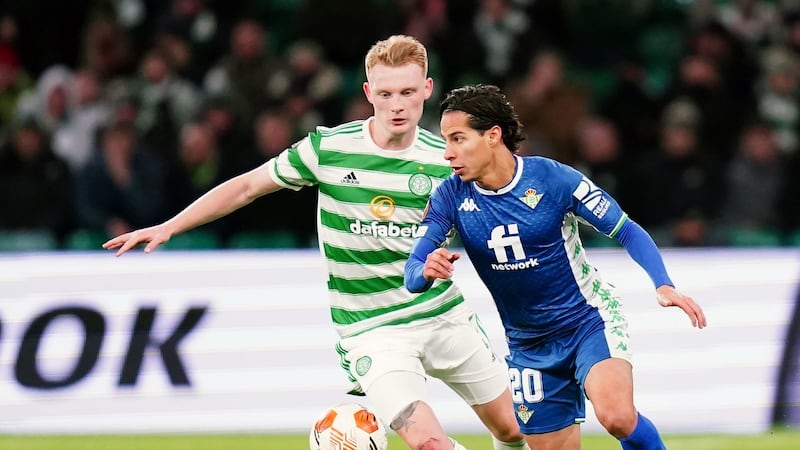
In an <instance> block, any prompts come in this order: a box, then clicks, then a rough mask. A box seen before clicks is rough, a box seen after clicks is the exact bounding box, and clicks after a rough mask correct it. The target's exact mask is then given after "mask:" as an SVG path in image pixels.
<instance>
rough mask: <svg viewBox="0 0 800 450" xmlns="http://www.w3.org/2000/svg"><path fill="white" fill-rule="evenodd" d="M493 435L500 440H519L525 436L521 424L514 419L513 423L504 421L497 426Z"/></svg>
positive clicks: (493, 430)
mask: <svg viewBox="0 0 800 450" xmlns="http://www.w3.org/2000/svg"><path fill="white" fill-rule="evenodd" d="M491 431H492V435H493V436H494V437H495V439H497V440H498V441H500V442H518V441H521V440H522V439H524V438H525V436H524V435H523V434H522V432H521V431H519V425H518V424H517V421H516V420H514V421H512V422H511V423H502V424H499V425H497V426H495V427H494V428H493V429H492V430H491Z"/></svg>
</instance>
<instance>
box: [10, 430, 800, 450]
mask: <svg viewBox="0 0 800 450" xmlns="http://www.w3.org/2000/svg"><path fill="white" fill-rule="evenodd" d="M456 439H458V441H459V442H461V443H462V444H463V445H464V446H465V447H467V448H469V449H476V450H478V449H488V448H491V445H492V444H491V440H490V439H489V438H487V437H486V436H478V435H456ZM664 441H665V443H666V444H667V448H669V449H670V450H690V449H691V450H695V449H703V450H723V449H724V450H798V449H800V430H780V431H773V432H769V433H765V434H761V435H713V434H709V435H699V434H692V435H666V436H664ZM582 447H583V448H584V449H586V450H619V449H620V446H619V443H617V441H616V440H615V439H613V438H611V437H609V436H604V435H584V436H583V441H582ZM405 448H406V447H405V445H403V443H402V442H401V441H400V440H399V439H398V438H397V436H396V435H393V434H392V435H390V436H389V449H391V450H401V449H405ZM0 450H308V437H307V436H303V435H257V434H243V435H228V434H213V435H184V434H169V435H97V436H87V435H67V436H60V435H53V436H50V435H48V436H28V435H19V436H18V435H0Z"/></svg>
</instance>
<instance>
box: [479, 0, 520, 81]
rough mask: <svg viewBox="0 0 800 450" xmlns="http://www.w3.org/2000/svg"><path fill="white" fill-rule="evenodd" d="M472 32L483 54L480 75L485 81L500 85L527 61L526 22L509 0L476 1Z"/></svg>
mask: <svg viewBox="0 0 800 450" xmlns="http://www.w3.org/2000/svg"><path fill="white" fill-rule="evenodd" d="M472 30H473V32H474V33H475V36H476V37H477V41H478V43H479V44H480V47H479V48H478V49H474V50H473V51H475V50H479V51H482V52H483V68H482V69H483V73H485V74H486V77H487V78H486V81H488V82H491V83H492V84H496V85H500V86H504V85H505V84H506V83H507V82H508V81H509V78H510V77H511V76H512V75H513V73H514V70H513V69H514V67H519V66H522V65H524V64H525V63H526V62H527V61H528V59H529V58H530V55H531V52H532V44H533V40H532V39H530V32H531V29H530V20H529V18H528V16H527V15H526V14H525V12H524V11H522V10H520V9H519V8H518V7H517V6H516V5H515V4H514V3H513V2H512V1H511V0H480V4H479V7H478V10H477V11H476V13H475V16H474V18H473V23H472Z"/></svg>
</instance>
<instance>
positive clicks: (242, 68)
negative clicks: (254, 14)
mask: <svg viewBox="0 0 800 450" xmlns="http://www.w3.org/2000/svg"><path fill="white" fill-rule="evenodd" d="M279 67H280V62H279V61H278V60H277V59H276V58H275V57H274V56H273V55H272V52H271V51H270V49H269V45H268V39H267V35H266V32H265V30H264V27H263V26H262V25H261V24H260V23H258V22H256V21H253V20H242V21H240V22H239V23H237V24H236V26H235V27H234V28H233V31H232V32H231V38H230V52H229V53H228V54H226V55H225V56H223V57H222V59H221V60H220V61H219V62H217V64H215V65H214V67H212V68H211V69H210V70H209V72H208V73H207V74H206V76H205V79H204V81H203V89H204V90H205V92H206V94H207V95H209V96H213V97H225V98H227V99H228V100H229V101H230V102H231V105H232V106H233V109H234V111H235V112H236V115H237V117H239V118H240V119H241V120H242V121H244V122H245V123H252V121H253V119H254V118H255V116H256V113H257V111H259V110H260V109H261V108H264V107H266V106H267V105H270V104H271V103H272V100H273V99H272V98H271V97H270V95H269V80H270V79H271V78H272V76H273V75H274V74H275V72H277V70H278V68H279Z"/></svg>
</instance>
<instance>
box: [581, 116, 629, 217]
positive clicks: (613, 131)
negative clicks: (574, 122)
mask: <svg viewBox="0 0 800 450" xmlns="http://www.w3.org/2000/svg"><path fill="white" fill-rule="evenodd" d="M575 134H576V144H577V148H578V159H577V160H576V161H575V164H574V167H575V168H576V169H578V170H579V171H581V172H582V173H583V174H584V175H586V176H587V177H589V178H590V179H591V180H592V181H593V182H594V183H595V184H596V185H598V186H600V187H601V188H603V190H605V191H606V192H608V193H609V194H611V195H612V196H613V197H614V198H615V199H616V200H617V201H618V202H620V203H621V204H622V205H623V207H624V206H625V192H624V183H625V169H624V160H623V159H622V153H623V152H622V148H621V147H620V139H619V133H618V132H617V128H616V127H615V126H614V124H613V123H612V122H611V121H609V120H607V119H605V118H603V117H598V116H590V117H587V118H586V119H584V120H582V121H581V122H580V123H579V124H578V126H577V129H576V133H575Z"/></svg>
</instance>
